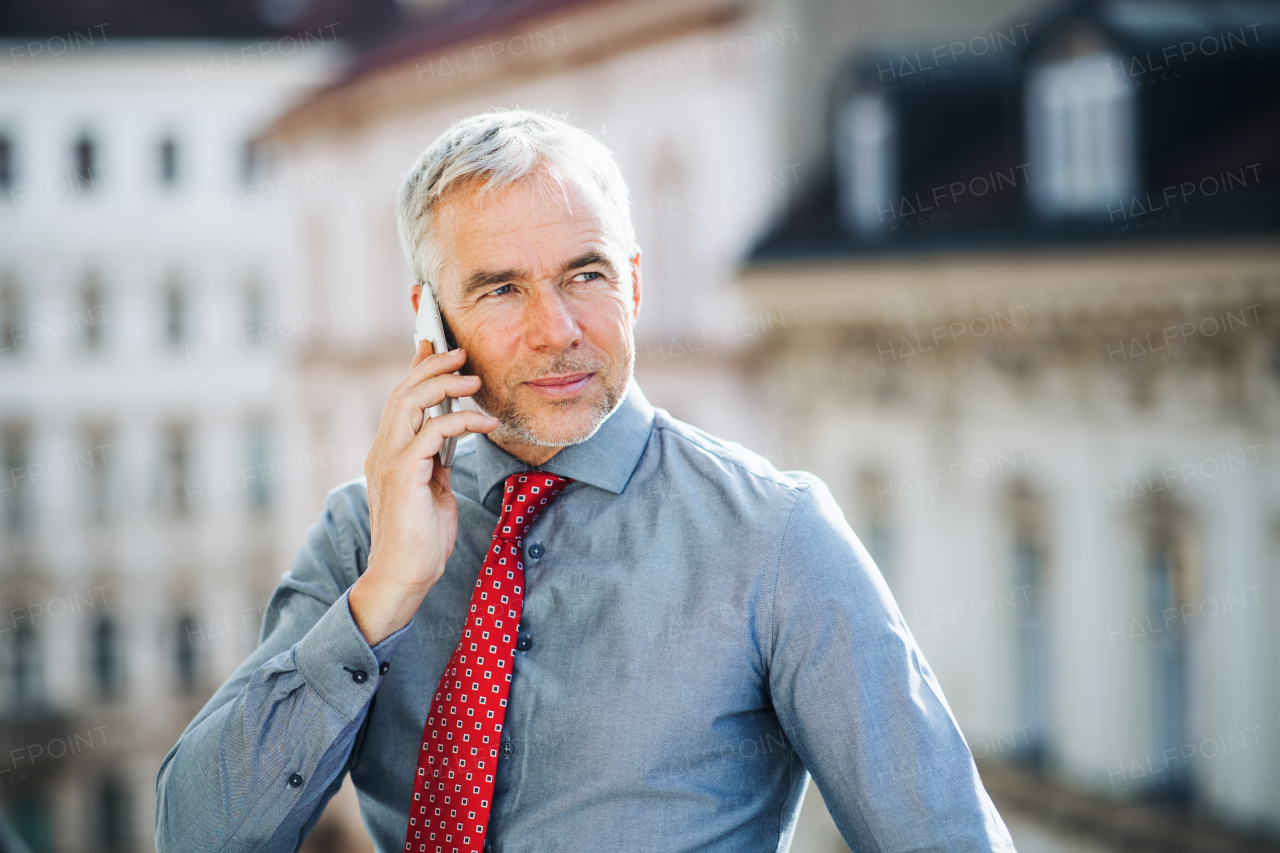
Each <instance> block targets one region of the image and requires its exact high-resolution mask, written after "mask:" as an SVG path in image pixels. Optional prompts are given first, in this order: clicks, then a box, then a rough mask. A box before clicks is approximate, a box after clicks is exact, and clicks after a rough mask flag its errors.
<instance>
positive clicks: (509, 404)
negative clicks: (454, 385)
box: [462, 335, 636, 447]
mask: <svg viewBox="0 0 1280 853" xmlns="http://www.w3.org/2000/svg"><path fill="white" fill-rule="evenodd" d="M626 341H627V351H626V353H625V355H624V358H625V360H626V371H625V372H623V373H622V374H621V375H620V377H619V378H618V379H614V378H613V376H612V375H611V374H612V373H613V371H609V372H608V373H606V372H604V371H602V369H601V368H602V367H603V365H601V364H594V363H592V364H574V363H573V358H572V357H568V358H566V357H565V356H564V355H563V354H562V355H561V356H560V357H558V358H557V359H556V361H555V362H553V363H552V364H551V366H550V369H548V370H547V371H546V373H548V374H553V375H554V374H562V373H573V372H577V371H590V372H594V373H595V374H596V376H597V377H598V378H601V379H604V380H605V383H604V397H603V399H601V400H600V402H599V403H598V404H596V405H595V406H594V411H593V413H592V418H591V421H590V423H589V424H588V425H587V427H586V429H585V430H583V431H582V434H581V435H577V436H568V437H566V436H559V435H557V436H547V435H540V434H539V433H538V432H537V431H536V425H535V423H534V419H533V417H532V416H531V415H530V414H529V413H528V412H526V411H524V410H523V409H522V408H521V407H520V404H519V403H517V402H516V399H515V395H514V394H511V393H508V394H506V395H505V396H504V398H503V399H502V400H495V399H493V395H492V394H491V393H490V391H489V386H488V385H487V384H482V385H481V387H480V391H479V392H477V393H476V394H475V396H473V397H472V401H473V402H474V403H475V405H476V408H478V409H479V410H480V411H482V412H484V413H485V414H486V415H489V416H490V417H492V418H495V419H497V421H498V428H497V429H496V430H494V431H493V432H492V433H490V434H489V437H490V438H491V439H495V440H497V441H509V440H512V439H514V440H516V441H520V442H524V443H527V444H532V445H536V446H538V447H567V446H569V445H571V444H581V443H582V442H584V441H586V440H587V439H589V438H591V436H593V435H595V434H596V431H597V430H598V429H600V427H601V426H602V425H603V424H604V422H605V421H606V420H608V418H609V416H610V415H612V414H613V413H614V411H615V410H616V409H617V408H618V405H619V404H620V403H621V402H622V398H623V397H624V396H625V395H626V392H627V383H628V382H629V381H630V379H631V376H632V374H633V373H634V372H635V363H636V350H635V341H634V340H633V339H632V337H631V336H630V335H627V336H626ZM468 361H469V360H468ZM468 366H469V365H468ZM462 372H463V373H472V372H473V371H472V370H468V369H466V368H465V367H464V369H463V371H462ZM551 405H552V406H560V407H563V408H569V407H571V406H574V405H578V403H577V402H576V401H572V402H565V403H552V404H551Z"/></svg>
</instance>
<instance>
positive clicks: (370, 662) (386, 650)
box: [156, 589, 403, 853]
mask: <svg viewBox="0 0 1280 853" xmlns="http://www.w3.org/2000/svg"><path fill="white" fill-rule="evenodd" d="M272 605H273V607H275V608H277V610H276V611H275V612H277V613H279V614H281V615H280V618H279V619H278V620H277V621H276V622H275V624H274V625H273V627H272V630H271V631H270V632H269V633H267V634H266V635H264V637H263V640H262V643H261V644H260V645H259V647H258V649H257V650H256V651H255V652H254V654H253V655H252V656H251V657H250V658H249V659H248V660H247V661H245V663H244V665H242V666H241V667H240V669H239V670H237V672H236V673H235V675H234V676H232V678H231V679H229V680H228V681H227V683H226V684H224V685H223V686H222V688H221V689H220V690H219V691H218V692H217V693H216V694H215V695H214V697H213V698H212V699H211V700H210V701H209V703H208V704H207V705H206V706H205V708H204V709H203V710H202V711H201V712H200V714H199V715H197V717H196V719H195V720H194V721H193V722H192V724H191V725H190V726H189V727H188V728H187V730H186V731H185V732H184V733H183V735H182V737H181V738H180V739H179V741H178V743H177V745H176V746H174V748H173V749H172V750H171V751H170V753H169V755H168V756H166V758H165V761H164V764H163V765H162V766H161V770H160V774H159V777H158V779H157V784H156V849H157V850H158V851H160V853H167V851H187V850H222V851H228V853H230V851H241V850H243V851H251V850H252V851H275V850H280V851H292V850H294V849H296V847H297V844H298V840H299V836H300V834H301V833H302V832H303V830H304V829H305V828H307V827H309V826H310V824H311V823H312V822H313V819H314V816H315V815H316V813H317V812H318V810H319V809H320V808H322V807H323V805H324V803H325V802H326V801H327V799H328V797H329V796H331V795H332V792H331V791H330V790H329V788H330V786H331V785H332V784H333V783H334V782H335V781H338V780H339V779H340V777H341V774H342V770H343V768H344V767H345V765H346V762H347V759H348V757H349V756H350V753H351V748H352V745H353V744H354V743H355V739H356V735H357V733H358V731H359V728H360V725H361V724H362V723H363V721H364V717H365V714H366V713H367V712H368V708H369V701H370V700H371V699H372V697H373V694H374V691H375V689H376V688H377V684H378V681H379V680H380V678H381V674H380V673H379V666H380V664H381V663H383V662H384V661H386V660H388V659H389V658H390V656H391V653H392V652H393V651H394V647H395V646H396V645H398V644H399V640H400V638H401V637H402V636H403V633H397V634H396V635H393V636H392V637H389V638H388V639H387V640H385V641H384V642H383V643H380V644H379V645H378V646H376V647H375V648H374V649H370V648H369V646H368V644H367V643H365V641H364V639H363V637H362V636H361V634H360V632H359V629H358V628H357V627H356V626H355V623H354V622H353V621H352V618H351V614H350V610H349V609H348V603H347V598H346V596H345V595H344V596H342V597H341V598H339V599H338V600H337V601H336V602H335V603H334V604H333V605H332V606H330V607H327V608H326V606H325V604H324V602H322V601H320V600H318V599H315V598H313V597H311V596H309V595H304V594H300V593H297V592H295V591H291V590H287V589H281V590H277V592H276V595H275V596H273V598H272Z"/></svg>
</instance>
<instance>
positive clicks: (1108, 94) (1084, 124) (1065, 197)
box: [1026, 51, 1138, 219]
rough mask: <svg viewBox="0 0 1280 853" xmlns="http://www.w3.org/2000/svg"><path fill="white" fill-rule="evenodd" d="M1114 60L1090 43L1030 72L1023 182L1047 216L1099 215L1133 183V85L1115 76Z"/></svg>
mask: <svg viewBox="0 0 1280 853" xmlns="http://www.w3.org/2000/svg"><path fill="white" fill-rule="evenodd" d="M1118 62H1119V57H1117V56H1115V55H1113V54H1112V53H1110V52H1108V51H1091V52H1087V53H1084V54H1076V55H1073V56H1069V57H1066V58H1059V59H1054V60H1051V61H1048V62H1045V63H1043V64H1041V65H1039V66H1038V67H1033V69H1032V70H1031V71H1030V73H1029V75H1028V78H1027V88H1026V99H1027V100H1026V107H1027V108H1026V140H1027V160H1028V161H1029V165H1030V172H1031V175H1030V178H1031V179H1030V182H1029V185H1028V190H1029V192H1030V196H1031V201H1032V204H1033V206H1034V207H1035V210H1036V212H1037V213H1039V214H1040V215H1041V216H1042V217H1044V218H1046V219H1063V218H1067V217H1082V218H1105V217H1106V216H1107V215H1108V210H1114V209H1115V208H1116V207H1117V206H1119V205H1122V204H1123V203H1124V202H1125V201H1127V200H1128V199H1129V197H1130V196H1131V195H1133V194H1134V193H1135V192H1136V191H1137V185H1138V174H1137V171H1138V170H1137V163H1136V159H1137V156H1136V142H1137V140H1136V134H1135V124H1136V122H1135V115H1134V99H1133V92H1132V91H1131V89H1130V88H1129V87H1128V86H1127V85H1126V82H1125V80H1124V79H1123V78H1121V79H1116V78H1115V75H1114V73H1113V70H1112V69H1114V68H1115V67H1116V65H1117V63H1118Z"/></svg>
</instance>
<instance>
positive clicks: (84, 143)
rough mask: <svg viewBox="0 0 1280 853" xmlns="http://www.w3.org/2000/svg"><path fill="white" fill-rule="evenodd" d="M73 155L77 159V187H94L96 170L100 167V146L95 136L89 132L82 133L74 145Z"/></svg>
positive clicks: (84, 188)
mask: <svg viewBox="0 0 1280 853" xmlns="http://www.w3.org/2000/svg"><path fill="white" fill-rule="evenodd" d="M72 155H73V159H74V160H75V183H76V189H79V190H88V189H90V188H92V187H93V184H94V179H95V177H96V176H95V174H94V172H95V171H96V170H97V168H98V146H97V144H96V143H95V142H94V140H93V137H92V136H90V135H89V134H87V133H85V134H82V135H81V136H80V138H79V139H77V140H76V141H75V144H74V145H73V146H72Z"/></svg>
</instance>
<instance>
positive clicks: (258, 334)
mask: <svg viewBox="0 0 1280 853" xmlns="http://www.w3.org/2000/svg"><path fill="white" fill-rule="evenodd" d="M266 323H267V296H266V293H265V292H264V291H263V288H262V284H261V283H260V282H259V281H258V280H257V279H256V277H250V279H249V284H248V286H247V287H245V289H244V334H243V336H244V339H245V341H246V342H247V343H249V344H254V345H256V344H260V343H262V338H263V334H264V333H265V332H266V331H267V329H268V328H269V327H268V326H267V325H266Z"/></svg>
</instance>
